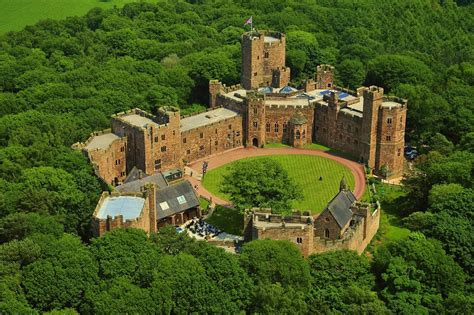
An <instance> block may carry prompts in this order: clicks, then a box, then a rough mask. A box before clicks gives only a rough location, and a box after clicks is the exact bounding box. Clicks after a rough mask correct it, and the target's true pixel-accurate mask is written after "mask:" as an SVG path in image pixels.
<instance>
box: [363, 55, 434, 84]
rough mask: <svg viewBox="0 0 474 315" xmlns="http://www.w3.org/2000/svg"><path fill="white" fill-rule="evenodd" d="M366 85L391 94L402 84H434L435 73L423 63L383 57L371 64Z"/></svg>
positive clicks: (415, 60)
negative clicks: (381, 88)
mask: <svg viewBox="0 0 474 315" xmlns="http://www.w3.org/2000/svg"><path fill="white" fill-rule="evenodd" d="M366 83H367V84H369V85H377V86H382V87H384V88H385V89H386V91H387V92H390V91H391V90H393V89H394V88H396V87H397V86H398V85H399V84H401V83H409V84H424V85H426V86H430V85H431V84H432V83H433V72H432V71H431V70H430V68H428V67H427V66H426V65H425V64H424V63H423V62H421V61H420V60H417V59H415V58H413V57H408V56H401V55H381V56H378V57H376V58H375V59H373V60H372V61H371V62H369V65H368V72H367V77H366Z"/></svg>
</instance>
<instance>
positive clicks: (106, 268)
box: [91, 229, 157, 281]
mask: <svg viewBox="0 0 474 315" xmlns="http://www.w3.org/2000/svg"><path fill="white" fill-rule="evenodd" d="M91 252H92V254H93V255H94V257H95V259H96V260H97V262H98V264H99V275H100V277H101V278H102V279H113V278H117V277H124V278H129V279H132V278H134V277H140V276H141V275H143V272H137V271H139V270H140V268H143V267H144V266H141V265H140V263H139V262H140V261H141V260H142V259H145V258H146V257H147V256H148V257H154V258H156V257H157V255H156V250H155V249H154V248H153V245H152V244H151V243H150V242H149V241H148V240H147V236H146V233H145V232H144V231H143V230H138V229H116V230H113V231H111V232H109V233H106V234H105V235H104V236H102V237H100V238H96V239H93V240H92V244H91ZM137 281H138V280H137Z"/></svg>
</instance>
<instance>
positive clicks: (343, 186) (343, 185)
mask: <svg viewBox="0 0 474 315" xmlns="http://www.w3.org/2000/svg"><path fill="white" fill-rule="evenodd" d="M343 190H344V191H349V190H350V189H349V185H348V184H347V181H346V177H345V176H342V179H341V182H340V183H339V191H343Z"/></svg>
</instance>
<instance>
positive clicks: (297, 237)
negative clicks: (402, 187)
mask: <svg viewBox="0 0 474 315" xmlns="http://www.w3.org/2000/svg"><path fill="white" fill-rule="evenodd" d="M379 223H380V205H379V204H378V203H377V204H376V206H375V207H374V206H373V205H372V204H369V203H363V202H358V201H357V200H356V198H355V196H354V195H353V194H352V192H351V191H350V190H349V188H348V186H347V184H346V183H345V180H344V179H342V181H341V185H340V189H339V193H338V194H337V195H336V196H335V197H334V198H333V199H332V200H331V201H330V202H329V203H328V205H327V206H326V208H325V209H324V211H323V212H322V213H321V214H320V215H319V216H311V215H310V213H309V212H304V213H303V214H301V213H300V212H293V213H292V215H289V216H283V215H281V214H274V213H272V211H271V209H258V208H254V209H248V210H246V212H245V215H244V240H245V241H252V240H258V239H273V240H287V241H290V242H292V243H294V244H296V245H297V246H298V247H299V249H300V250H301V253H302V254H303V255H304V256H306V257H307V256H309V255H311V254H314V253H322V252H326V251H331V250H337V249H348V250H354V251H357V252H358V253H359V254H361V253H362V252H363V251H364V250H365V248H366V247H367V245H368V244H369V243H370V241H371V240H372V238H373V237H374V235H375V234H376V233H377V230H378V228H379Z"/></svg>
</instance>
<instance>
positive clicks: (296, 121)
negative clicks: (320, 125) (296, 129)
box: [290, 111, 308, 125]
mask: <svg viewBox="0 0 474 315" xmlns="http://www.w3.org/2000/svg"><path fill="white" fill-rule="evenodd" d="M307 122H308V119H306V117H305V116H304V115H303V113H302V112H300V111H297V112H296V113H295V114H294V115H293V117H291V118H290V123H291V124H293V125H303V124H306V123H307Z"/></svg>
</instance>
